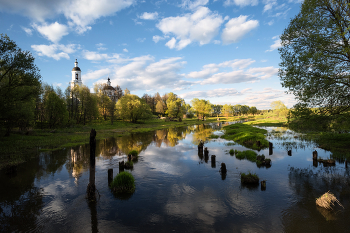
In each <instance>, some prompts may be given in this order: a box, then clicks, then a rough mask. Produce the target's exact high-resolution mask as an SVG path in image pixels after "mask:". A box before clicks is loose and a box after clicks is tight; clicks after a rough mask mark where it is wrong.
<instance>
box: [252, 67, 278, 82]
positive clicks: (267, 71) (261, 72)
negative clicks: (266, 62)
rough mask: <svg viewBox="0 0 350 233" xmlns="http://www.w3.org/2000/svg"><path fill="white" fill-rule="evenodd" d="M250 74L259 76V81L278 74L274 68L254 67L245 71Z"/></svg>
mask: <svg viewBox="0 0 350 233" xmlns="http://www.w3.org/2000/svg"><path fill="white" fill-rule="evenodd" d="M247 72H248V73H250V74H253V75H256V76H259V78H261V79H266V78H271V77H272V76H274V75H277V74H278V69H277V68H274V67H273V66H269V67H256V68H250V69H248V71H247Z"/></svg>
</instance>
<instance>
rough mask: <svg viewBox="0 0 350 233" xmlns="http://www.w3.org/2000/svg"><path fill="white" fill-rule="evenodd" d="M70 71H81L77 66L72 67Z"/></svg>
mask: <svg viewBox="0 0 350 233" xmlns="http://www.w3.org/2000/svg"><path fill="white" fill-rule="evenodd" d="M72 71H81V70H80V68H79V67H74V68H73V69H72Z"/></svg>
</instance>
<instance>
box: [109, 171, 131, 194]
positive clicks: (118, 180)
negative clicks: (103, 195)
mask: <svg viewBox="0 0 350 233" xmlns="http://www.w3.org/2000/svg"><path fill="white" fill-rule="evenodd" d="M111 188H112V190H113V191H114V192H116V193H133V192H134V191H135V179H134V177H133V176H132V175H131V173H129V172H121V173H119V174H118V175H117V176H116V177H115V178H114V179H113V181H112V182H111Z"/></svg>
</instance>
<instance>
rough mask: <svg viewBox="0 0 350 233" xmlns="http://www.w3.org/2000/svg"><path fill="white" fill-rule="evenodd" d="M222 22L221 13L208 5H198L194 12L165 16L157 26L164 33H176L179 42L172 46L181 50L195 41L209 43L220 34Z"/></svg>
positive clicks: (201, 43)
mask: <svg viewBox="0 0 350 233" xmlns="http://www.w3.org/2000/svg"><path fill="white" fill-rule="evenodd" d="M222 23H223V19H222V17H221V15H218V14H217V13H213V12H211V11H210V10H209V9H208V8H207V7H198V8H197V9H196V11H195V12H193V13H192V14H185V15H183V16H177V17H167V18H164V19H162V20H161V21H160V22H159V23H158V24H157V27H158V29H159V30H161V31H162V32H163V33H164V35H174V36H175V37H174V38H176V39H177V40H178V41H179V44H177V45H175V46H172V48H176V49H178V50H180V49H183V48H184V47H186V46H187V45H189V44H190V43H192V42H193V41H197V42H199V44H200V45H203V44H208V43H209V42H210V41H211V40H212V39H213V38H214V37H215V36H216V35H217V34H218V32H219V28H220V26H221V24H222ZM173 41H174V40H172V42H173ZM167 44H168V43H167ZM167 46H168V45H167ZM168 47H169V46H168ZM169 48H170V47H169Z"/></svg>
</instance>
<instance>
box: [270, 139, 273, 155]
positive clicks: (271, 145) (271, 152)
mask: <svg viewBox="0 0 350 233" xmlns="http://www.w3.org/2000/svg"><path fill="white" fill-rule="evenodd" d="M272 148H273V144H272V143H271V142H269V155H272V154H273V149H272Z"/></svg>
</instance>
